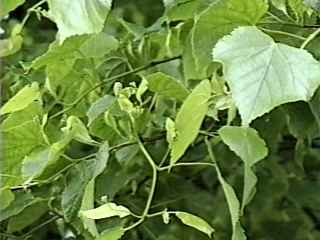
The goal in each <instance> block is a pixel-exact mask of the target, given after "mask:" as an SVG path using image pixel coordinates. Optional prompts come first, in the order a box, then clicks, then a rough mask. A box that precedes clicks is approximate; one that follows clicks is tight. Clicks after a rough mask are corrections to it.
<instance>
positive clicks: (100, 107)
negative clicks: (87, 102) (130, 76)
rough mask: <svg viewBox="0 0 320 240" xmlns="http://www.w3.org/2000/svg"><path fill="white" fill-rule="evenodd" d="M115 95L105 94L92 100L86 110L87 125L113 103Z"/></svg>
mask: <svg viewBox="0 0 320 240" xmlns="http://www.w3.org/2000/svg"><path fill="white" fill-rule="evenodd" d="M114 101H115V97H114V96H111V95H105V96H103V97H101V98H99V99H98V100H97V101H96V102H94V103H93V104H92V105H91V106H90V108H89V110H88V112H87V116H88V126H90V125H91V124H92V122H93V121H94V120H96V119H97V118H98V117H99V116H100V115H102V114H103V113H104V112H105V111H107V110H108V108H109V107H110V106H111V105H112V104H113V103H114Z"/></svg>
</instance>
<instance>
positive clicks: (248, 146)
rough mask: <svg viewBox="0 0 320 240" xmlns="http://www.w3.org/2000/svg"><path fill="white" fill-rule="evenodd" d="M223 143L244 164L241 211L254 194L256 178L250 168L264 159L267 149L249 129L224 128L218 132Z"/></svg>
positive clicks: (262, 141)
mask: <svg viewBox="0 0 320 240" xmlns="http://www.w3.org/2000/svg"><path fill="white" fill-rule="evenodd" d="M219 135H220V137H221V139H222V140H223V142H224V143H225V144H227V145H228V146H229V148H230V149H231V150H232V151H234V152H235V153H236V154H237V155H238V156H239V157H240V158H241V159H242V161H243V162H244V164H245V167H244V168H245V172H244V190H243V197H242V206H241V211H243V209H244V207H245V206H246V205H247V204H248V203H249V201H250V200H251V199H252V197H253V194H254V193H255V185H256V183H257V177H256V176H255V174H254V172H253V171H252V169H251V167H252V166H253V165H254V164H256V163H257V162H259V161H260V160H262V159H263V158H265V157H266V156H267V154H268V149H267V148H266V144H265V142H264V140H263V139H261V138H260V136H259V135H258V133H257V131H256V130H254V129H253V128H250V127H233V126H225V127H223V128H221V129H220V130H219Z"/></svg>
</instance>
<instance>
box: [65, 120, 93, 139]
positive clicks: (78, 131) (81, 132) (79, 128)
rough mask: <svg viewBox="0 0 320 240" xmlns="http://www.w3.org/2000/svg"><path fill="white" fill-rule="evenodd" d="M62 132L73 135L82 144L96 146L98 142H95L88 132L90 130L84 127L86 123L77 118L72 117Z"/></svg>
mask: <svg viewBox="0 0 320 240" xmlns="http://www.w3.org/2000/svg"><path fill="white" fill-rule="evenodd" d="M62 131H63V132H64V133H65V134H66V135H69V134H70V135H71V136H72V137H73V139H74V140H76V141H79V142H81V143H86V144H89V145H90V144H96V141H94V140H93V139H92V138H91V137H90V135H89V132H88V129H87V128H86V126H85V125H84V123H83V122H82V121H81V120H80V119H79V118H78V117H75V116H70V117H69V118H68V119H67V126H66V127H64V128H62Z"/></svg>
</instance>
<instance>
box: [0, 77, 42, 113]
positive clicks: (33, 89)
mask: <svg viewBox="0 0 320 240" xmlns="http://www.w3.org/2000/svg"><path fill="white" fill-rule="evenodd" d="M39 99H40V91H39V86H38V84H37V83H36V82H34V83H32V84H31V85H30V86H28V85H27V86H25V87H24V88H22V89H21V90H20V91H19V92H18V93H17V94H16V95H15V96H13V97H12V98H11V99H10V100H9V101H8V102H7V103H6V104H5V105H3V106H2V108H1V109H0V115H3V114H7V113H12V112H16V111H20V110H22V109H24V108H26V107H27V106H29V104H31V103H32V102H34V101H35V100H39Z"/></svg>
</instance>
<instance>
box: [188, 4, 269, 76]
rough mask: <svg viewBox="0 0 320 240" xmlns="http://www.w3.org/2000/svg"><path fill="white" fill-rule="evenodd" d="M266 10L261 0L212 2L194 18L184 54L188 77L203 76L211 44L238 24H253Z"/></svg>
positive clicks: (205, 73)
mask: <svg viewBox="0 0 320 240" xmlns="http://www.w3.org/2000/svg"><path fill="white" fill-rule="evenodd" d="M267 10H268V4H267V1H264V0H250V1H248V0H225V1H213V2H212V3H211V4H210V5H209V7H208V8H207V9H205V10H204V11H202V12H201V13H200V14H198V15H197V16H196V17H195V18H194V25H193V28H192V30H191V31H190V33H189V37H188V40H187V43H186V46H185V51H184V54H183V63H184V73H185V75H186V78H187V79H203V78H205V77H208V76H207V70H208V67H209V65H210V64H211V62H212V61H211V55H210V52H208V49H210V48H211V47H212V46H214V44H215V43H216V42H217V41H218V40H219V39H220V38H221V37H223V36H225V35H226V34H229V33H230V32H231V31H232V30H233V29H235V28H236V27H239V26H248V25H255V24H256V23H258V22H259V21H260V19H261V18H262V17H263V15H264V14H265V13H266V12H267Z"/></svg>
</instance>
